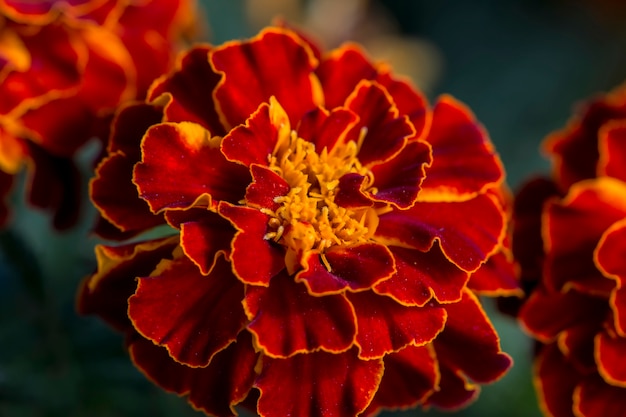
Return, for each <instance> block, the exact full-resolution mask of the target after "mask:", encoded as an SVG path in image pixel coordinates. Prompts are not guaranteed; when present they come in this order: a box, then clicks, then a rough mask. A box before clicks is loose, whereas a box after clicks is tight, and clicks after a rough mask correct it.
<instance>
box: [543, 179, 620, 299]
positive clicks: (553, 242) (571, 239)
mask: <svg viewBox="0 0 626 417" xmlns="http://www.w3.org/2000/svg"><path fill="white" fill-rule="evenodd" d="M624 217H626V184H624V183H622V182H621V181H617V180H615V179H612V178H609V177H603V178H599V179H597V180H590V181H586V182H580V183H578V184H576V185H574V186H572V188H571V189H570V191H569V193H568V195H567V196H566V197H565V198H564V199H563V200H561V201H554V200H553V201H551V202H550V203H548V204H547V206H546V213H545V217H544V230H543V237H544V242H545V248H546V254H547V256H546V269H545V273H546V275H545V279H544V282H545V284H546V285H547V286H548V287H550V288H553V289H555V290H557V291H558V290H561V289H567V288H570V287H573V288H576V289H577V290H578V291H582V292H588V293H590V294H594V293H599V294H608V293H609V292H610V291H611V290H612V289H613V288H614V286H615V282H614V281H613V280H611V279H607V278H605V277H604V276H603V275H602V274H601V273H600V271H598V269H597V267H596V265H595V264H594V258H593V253H594V250H595V247H596V245H597V244H598V241H599V240H600V238H601V236H602V234H603V233H604V231H605V230H606V229H607V228H608V227H609V226H610V225H611V224H612V223H614V222H616V221H617V220H621V219H622V218H624ZM573 225H575V227H572V226H573Z"/></svg>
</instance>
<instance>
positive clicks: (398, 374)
mask: <svg viewBox="0 0 626 417" xmlns="http://www.w3.org/2000/svg"><path fill="white" fill-rule="evenodd" d="M384 360H385V374H384V375H383V379H382V381H381V382H380V387H379V388H378V391H377V392H376V395H375V396H374V399H373V400H372V402H371V403H370V405H369V407H368V408H367V410H366V411H365V413H364V414H365V415H371V414H374V413H376V412H377V411H379V410H380V409H382V408H386V409H390V410H393V409H398V408H407V407H414V406H416V405H417V404H419V403H421V402H423V401H424V400H425V399H426V397H427V396H429V395H430V394H431V393H432V392H433V391H434V390H436V389H437V388H438V385H439V377H440V375H439V369H438V367H437V361H436V358H435V354H434V352H433V351H432V346H430V345H427V346H407V347H406V348H404V349H402V350H401V351H399V352H394V353H390V354H389V355H386V356H385V359H384Z"/></svg>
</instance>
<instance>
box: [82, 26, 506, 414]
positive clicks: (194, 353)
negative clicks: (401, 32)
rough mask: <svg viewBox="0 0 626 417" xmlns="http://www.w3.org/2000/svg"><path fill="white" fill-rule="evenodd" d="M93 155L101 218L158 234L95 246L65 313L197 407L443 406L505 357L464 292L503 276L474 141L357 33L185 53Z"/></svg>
mask: <svg viewBox="0 0 626 417" xmlns="http://www.w3.org/2000/svg"><path fill="white" fill-rule="evenodd" d="M108 151H109V153H108V156H107V157H106V158H105V159H104V160H103V162H102V163H101V164H100V165H99V166H98V169H97V176H96V178H95V179H94V180H93V181H92V183H91V195H92V199H93V201H94V203H95V204H96V206H97V207H98V208H99V209H100V211H101V213H102V215H103V221H106V222H104V223H103V224H101V227H100V229H99V231H100V232H101V233H106V234H108V235H109V236H115V237H118V238H119V237H124V236H129V235H133V234H137V233H141V232H144V231H146V230H150V229H151V228H153V227H154V226H158V225H163V224H168V225H169V226H170V227H171V228H173V229H171V230H173V231H174V232H175V234H174V235H173V236H171V237H164V238H161V239H152V240H145V241H139V242H137V241H135V242H133V243H128V244H125V245H122V246H117V247H116V246H99V247H98V249H97V257H98V270H97V272H96V273H95V274H94V275H92V276H91V277H89V278H88V279H87V280H86V281H85V283H84V285H83V287H82V289H81V291H80V295H79V310H80V311H81V312H82V313H88V314H97V315H99V316H100V317H102V318H103V319H105V320H106V321H107V322H108V323H110V324H111V325H113V326H114V327H116V328H117V329H119V330H121V331H123V332H124V333H125V334H126V337H127V343H128V348H129V351H130V354H131V356H132V359H133V361H134V363H135V365H136V366H137V367H138V368H139V369H141V370H142V371H143V372H144V373H145V374H146V375H147V376H148V377H149V378H150V379H151V380H153V381H154V382H155V383H156V384H158V385H160V386H161V387H163V388H164V389H166V390H168V391H173V392H176V393H178V394H181V395H183V394H184V395H187V396H188V399H189V401H190V402H191V403H192V404H193V405H194V407H196V408H199V409H201V410H204V411H205V412H207V413H209V414H212V415H218V416H231V415H234V414H235V413H236V412H235V406H237V405H238V404H243V406H246V407H250V408H252V409H254V410H256V411H257V412H258V413H259V414H260V415H262V416H268V417H269V416H280V417H282V416H286V415H300V416H309V415H311V416H312V415H320V414H324V415H325V416H354V415H371V414H375V413H376V412H378V411H379V410H381V409H397V408H407V407H415V406H418V405H422V406H431V405H432V406H437V407H440V408H445V409H454V408H458V407H462V406H465V405H467V404H468V403H469V402H471V401H472V400H473V399H474V398H476V396H477V394H478V391H479V389H480V387H479V384H482V383H488V382H492V381H495V380H497V379H498V378H500V377H501V376H502V375H503V374H504V373H505V372H506V370H507V369H508V368H509V366H510V365H511V360H510V358H509V357H508V356H507V355H506V354H505V353H503V352H502V351H501V349H500V343H499V338H498V335H497V333H496V331H495V329H494V328H493V326H492V324H491V322H490V321H489V319H488V317H487V316H486V314H485V312H484V311H483V309H482V306H481V304H480V302H479V299H478V297H477V296H476V295H477V294H485V295H501V294H505V293H516V291H517V288H516V286H515V282H513V284H512V285H511V281H510V280H509V278H510V276H509V274H508V271H509V269H510V268H509V266H510V260H508V258H507V257H506V256H505V254H506V253H507V252H506V238H505V234H506V233H505V232H506V225H507V212H506V210H505V206H506V205H505V193H503V192H502V190H503V188H504V173H503V170H502V166H501V163H500V161H499V158H498V156H497V154H496V152H495V150H494V148H493V145H492V144H491V142H490V140H489V138H488V136H487V134H486V132H485V131H484V129H483V128H482V126H481V125H480V124H479V123H478V122H477V121H476V119H475V118H474V116H473V114H472V113H471V112H470V111H469V109H468V108H467V107H465V106H464V105H462V104H461V103H459V102H458V101H457V100H455V99H453V98H452V97H449V96H443V97H441V98H440V99H439V100H438V101H437V103H436V104H435V105H434V107H433V108H431V107H430V106H429V105H428V103H427V102H426V99H425V98H424V97H423V96H422V95H421V94H420V93H419V92H418V91H416V90H415V89H414V88H413V87H412V86H411V85H410V84H409V83H408V82H406V81H404V80H401V79H398V78H397V77H395V76H394V75H393V74H392V73H391V72H390V71H389V69H388V67H382V66H376V65H374V64H372V63H371V62H370V61H369V59H368V58H367V57H366V56H365V55H364V54H363V52H362V51H361V49H360V48H359V47H357V46H356V45H344V46H342V47H340V48H338V49H335V50H332V51H330V52H328V53H322V52H321V51H320V50H319V49H318V47H317V45H315V44H314V43H312V42H311V41H310V40H308V39H306V38H304V37H303V36H302V35H300V34H297V33H295V32H293V31H291V30H289V29H285V28H269V29H266V30H264V31H262V32H261V33H260V34H259V35H257V36H255V37H254V38H252V39H249V40H245V41H233V42H229V43H226V44H225V45H221V46H217V47H209V46H197V47H195V48H193V49H191V50H190V51H188V52H187V53H185V54H184V55H182V56H181V59H180V61H179V65H178V69H177V70H176V71H175V72H173V73H172V74H171V75H169V76H166V77H165V76H164V77H162V78H160V79H159V80H158V81H157V82H155V84H153V85H152V87H151V89H150V92H149V94H148V100H147V101H146V102H144V103H132V104H128V105H126V106H125V107H124V108H123V109H122V110H121V111H120V112H119V113H118V115H117V117H116V119H115V121H114V124H113V135H112V140H111V142H110V144H109V149H108ZM113 190H114V191H113ZM498 271H507V273H504V274H502V273H499V272H498ZM137 278H138V279H137Z"/></svg>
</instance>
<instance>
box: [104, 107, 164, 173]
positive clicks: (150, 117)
mask: <svg viewBox="0 0 626 417" xmlns="http://www.w3.org/2000/svg"><path fill="white" fill-rule="evenodd" d="M162 121H163V107H162V106H161V105H160V104H158V103H150V104H147V103H144V102H127V103H125V104H124V105H122V106H121V107H120V110H119V111H118V113H117V114H116V115H115V118H114V119H113V122H112V128H111V137H110V140H109V143H108V147H107V151H109V152H110V153H114V152H121V153H122V154H124V155H125V156H126V157H127V158H128V159H129V160H131V161H133V162H139V160H140V159H141V139H142V138H143V135H144V134H145V133H146V130H148V128H150V126H152V125H155V124H158V123H161V122H162ZM131 176H132V172H131V173H130V174H129V179H130V178H131Z"/></svg>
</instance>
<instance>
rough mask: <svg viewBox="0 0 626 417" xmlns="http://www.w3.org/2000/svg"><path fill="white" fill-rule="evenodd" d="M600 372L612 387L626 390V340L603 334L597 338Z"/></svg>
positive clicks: (597, 360) (597, 357) (597, 356)
mask: <svg viewBox="0 0 626 417" xmlns="http://www.w3.org/2000/svg"><path fill="white" fill-rule="evenodd" d="M595 342H596V362H597V364H598V372H599V373H600V375H602V378H604V380H605V381H606V382H608V383H609V384H611V385H614V386H619V387H621V388H626V363H625V362H624V360H623V358H624V352H626V339H624V338H623V337H619V336H615V335H609V334H608V333H606V332H601V333H599V334H598V336H597V337H596V340H595Z"/></svg>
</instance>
